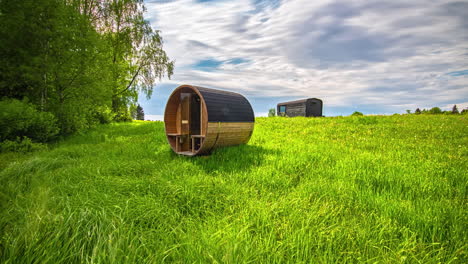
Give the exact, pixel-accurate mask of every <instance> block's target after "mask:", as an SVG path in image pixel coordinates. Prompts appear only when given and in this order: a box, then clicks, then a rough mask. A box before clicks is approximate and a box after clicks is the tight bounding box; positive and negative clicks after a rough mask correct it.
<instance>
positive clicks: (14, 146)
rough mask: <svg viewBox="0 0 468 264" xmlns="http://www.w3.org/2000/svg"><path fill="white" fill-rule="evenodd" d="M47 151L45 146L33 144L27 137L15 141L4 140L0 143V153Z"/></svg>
mask: <svg viewBox="0 0 468 264" xmlns="http://www.w3.org/2000/svg"><path fill="white" fill-rule="evenodd" d="M45 149H47V144H42V143H34V142H32V141H31V139H30V138H28V137H23V138H19V137H18V138H17V139H16V140H14V141H13V140H8V139H7V140H5V141H3V142H0V152H21V153H26V152H33V151H38V150H45Z"/></svg>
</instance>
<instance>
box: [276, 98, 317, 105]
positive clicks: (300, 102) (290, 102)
mask: <svg viewBox="0 0 468 264" xmlns="http://www.w3.org/2000/svg"><path fill="white" fill-rule="evenodd" d="M309 100H318V101H320V102H322V100H320V99H318V98H306V99H301V100H295V101H288V102H282V103H278V105H288V104H302V103H305V102H307V101H309Z"/></svg>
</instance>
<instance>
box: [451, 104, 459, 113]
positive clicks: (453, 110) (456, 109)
mask: <svg viewBox="0 0 468 264" xmlns="http://www.w3.org/2000/svg"><path fill="white" fill-rule="evenodd" d="M452 114H459V112H458V108H457V105H454V106H453V108H452Z"/></svg>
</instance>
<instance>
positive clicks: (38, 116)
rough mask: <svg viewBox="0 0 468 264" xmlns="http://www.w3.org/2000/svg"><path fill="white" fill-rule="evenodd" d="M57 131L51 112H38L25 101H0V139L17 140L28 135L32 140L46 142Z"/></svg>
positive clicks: (55, 121)
mask: <svg viewBox="0 0 468 264" xmlns="http://www.w3.org/2000/svg"><path fill="white" fill-rule="evenodd" d="M58 132H59V128H58V126H57V120H56V118H55V116H54V115H53V114H51V113H48V112H39V111H37V110H36V109H35V108H34V106H33V105H31V104H29V103H27V102H25V101H19V100H15V99H7V100H2V101H0V141H5V140H10V141H16V142H18V138H22V139H23V140H24V137H28V138H30V139H31V140H32V141H34V142H47V141H49V140H51V139H52V138H53V137H54V136H55V135H57V134H58ZM21 141H22V140H21Z"/></svg>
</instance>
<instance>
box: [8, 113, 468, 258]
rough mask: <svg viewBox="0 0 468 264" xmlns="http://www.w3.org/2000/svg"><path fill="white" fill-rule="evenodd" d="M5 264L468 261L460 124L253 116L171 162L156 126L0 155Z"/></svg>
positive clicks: (463, 128)
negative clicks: (242, 141) (236, 131)
mask: <svg viewBox="0 0 468 264" xmlns="http://www.w3.org/2000/svg"><path fill="white" fill-rule="evenodd" d="M0 166H1V171H0V186H1V187H0V188H1V193H0V203H1V204H0V206H1V207H0V208H1V211H0V213H1V220H0V230H1V234H0V235H1V238H0V239H1V240H0V254H1V255H0V262H2V263H76V262H79V263H87V262H89V263H162V262H178V263H247V262H252V263H346V262H369V263H375V262H378V263H440V262H441V263H466V262H467V244H468V243H467V242H468V241H467V240H468V239H467V236H468V218H467V212H468V210H467V209H468V206H467V197H468V196H467V189H468V188H467V187H468V183H467V181H468V177H467V176H468V175H467V171H468V120H467V117H466V116H445V115H438V116H437V115H433V116H431V115H402V116H379V117H377V116H366V117H336V118H328V117H327V118H310V119H306V118H279V117H277V118H258V119H257V120H256V126H255V131H254V134H253V136H252V139H251V141H250V142H249V144H247V145H243V146H238V147H230V148H223V149H218V150H216V151H215V152H214V153H213V154H212V155H211V156H202V157H194V158H190V157H183V156H177V155H175V154H174V153H173V152H172V151H171V149H170V147H169V145H168V144H167V142H166V138H165V135H164V125H163V123H162V122H133V123H119V124H111V125H105V126H100V127H99V128H97V129H95V130H92V131H89V132H87V133H85V134H83V135H76V136H73V137H71V138H68V139H66V140H64V141H62V142H60V143H57V144H55V145H54V146H51V148H50V150H48V151H42V152H35V153H31V154H25V155H20V154H14V153H4V154H1V155H0Z"/></svg>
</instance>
